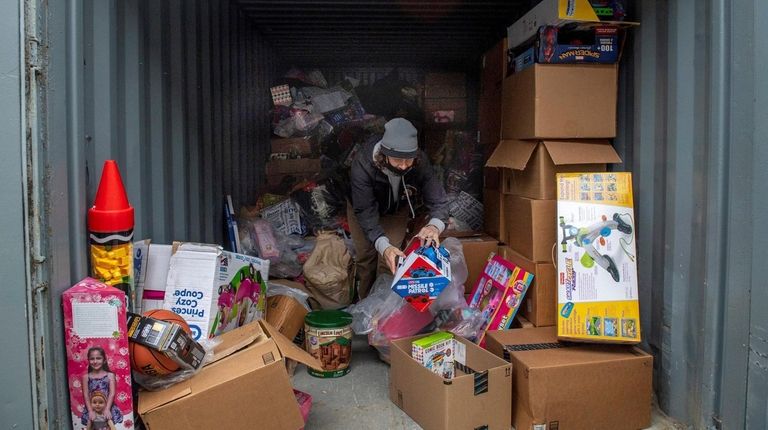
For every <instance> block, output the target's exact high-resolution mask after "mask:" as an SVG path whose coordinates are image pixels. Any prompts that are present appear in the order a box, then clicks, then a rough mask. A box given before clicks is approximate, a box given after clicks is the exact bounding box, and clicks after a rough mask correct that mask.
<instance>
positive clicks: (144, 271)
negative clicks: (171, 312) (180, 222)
mask: <svg viewBox="0 0 768 430" xmlns="http://www.w3.org/2000/svg"><path fill="white" fill-rule="evenodd" d="M172 253H173V246H172V245H161V244H158V243H151V240H149V239H145V240H142V241H138V242H134V243H133V270H134V279H136V299H137V300H136V307H135V312H136V313H137V314H140V313H142V312H145V311H151V310H153V309H162V308H163V301H164V300H165V282H166V280H167V278H168V266H169V264H170V261H171V254H172Z"/></svg>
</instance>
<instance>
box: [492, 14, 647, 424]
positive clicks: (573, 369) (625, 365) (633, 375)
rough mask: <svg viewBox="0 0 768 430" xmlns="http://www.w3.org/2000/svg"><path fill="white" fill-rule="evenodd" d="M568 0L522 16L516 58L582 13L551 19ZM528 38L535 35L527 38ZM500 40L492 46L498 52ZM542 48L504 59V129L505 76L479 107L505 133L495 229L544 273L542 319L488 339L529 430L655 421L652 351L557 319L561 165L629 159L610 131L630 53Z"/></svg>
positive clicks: (524, 311)
mask: <svg viewBox="0 0 768 430" xmlns="http://www.w3.org/2000/svg"><path fill="white" fill-rule="evenodd" d="M563 3H564V2H562V1H560V2H558V1H557V0H544V1H542V2H541V4H540V5H539V6H538V7H537V8H535V9H534V10H533V11H532V12H531V13H529V14H528V15H526V16H525V17H523V19H521V20H520V22H518V23H515V24H513V26H512V27H510V34H516V35H517V36H519V35H518V33H520V34H524V35H525V36H526V37H522V36H519V37H517V36H516V37H517V39H516V40H517V42H513V43H507V44H508V48H509V49H508V50H507V51H506V52H509V53H510V54H512V58H513V59H514V56H515V54H519V53H521V52H524V51H525V50H527V49H529V48H530V47H531V46H535V47H536V46H538V47H540V45H536V44H535V43H536V42H535V41H534V42H532V39H531V38H529V37H528V36H529V35H530V36H531V37H540V36H533V35H536V34H539V33H540V32H541V31H540V29H541V28H544V27H541V26H545V25H554V26H557V25H560V24H561V23H562V22H571V21H573V20H574V19H577V20H578V18H574V16H577V17H578V16H582V15H578V14H577V15H574V16H571V15H569V16H567V17H564V18H562V19H559V18H558V19H555V20H554V21H553V20H552V19H550V18H551V17H552V16H554V17H559V16H560V14H561V13H564V12H562V10H563V8H562V7H560V6H561V5H562V4H563ZM598 3H600V2H595V1H593V2H588V1H586V0H582V1H578V2H575V6H574V7H575V8H576V9H578V10H579V11H580V12H585V11H590V12H591V11H592V10H593V8H595V9H594V10H595V11H597V10H598V8H597V6H600V5H599V4H598ZM601 4H602V3H601ZM617 4H618V3H617ZM611 7H614V8H615V7H616V6H615V5H613V6H611ZM531 14H533V15H535V16H529V15H531ZM585 16H586V15H585ZM592 21H595V22H597V21H599V20H598V19H597V18H595V19H592ZM590 25H593V26H595V28H598V27H597V26H598V24H594V23H592V24H590ZM516 26H518V27H516ZM520 26H522V27H524V28H519V27H520ZM513 27H515V28H514V29H513ZM513 30H515V31H513ZM508 40H509V39H508ZM523 40H524V41H525V43H527V44H529V45H526V46H522V45H521V44H520V43H521V41H523ZM558 40H559V39H558ZM601 43H602V42H601ZM530 44H534V45H530ZM513 45H514V46H513ZM611 46H614V45H611ZM606 49H607V48H606ZM612 49H613V48H612ZM495 50H496V48H494V49H492V50H491V51H489V52H488V53H487V54H486V56H485V58H486V60H485V63H486V64H488V60H487V58H488V57H489V56H492V57H494V58H495V56H494V52H495ZM615 57H618V55H617V56H615ZM532 58H533V59H532V61H531V62H530V63H527V64H525V67H515V66H514V61H513V65H509V64H507V66H506V69H504V68H499V71H501V72H502V73H503V74H504V77H503V78H502V81H501V101H500V105H497V109H499V112H500V119H501V121H500V124H499V125H498V129H495V128H494V127H496V125H495V124H496V123H495V122H494V120H493V119H494V117H493V115H488V114H487V112H489V111H490V109H491V107H492V106H490V104H492V103H493V102H494V100H493V98H492V97H490V96H488V97H485V98H484V97H483V94H485V93H486V91H484V88H487V89H489V92H490V90H492V88H493V85H494V82H493V81H492V80H489V81H488V82H485V80H481V81H482V82H483V86H482V87H481V97H480V104H481V105H480V110H479V112H480V113H481V114H482V113H483V112H486V115H485V117H483V115H481V116H480V124H479V129H480V130H485V129H487V130H489V131H488V133H490V136H488V137H490V138H492V137H493V136H494V134H493V133H494V132H495V130H498V140H499V143H498V145H497V146H496V148H495V149H494V150H493V151H492V152H491V153H490V155H489V157H488V160H487V162H486V171H485V173H484V190H483V197H484V202H483V203H484V206H485V219H484V221H485V231H486V232H487V233H489V234H491V235H493V237H495V238H496V239H498V240H499V242H502V244H501V245H500V247H499V250H498V252H499V254H500V255H501V256H502V257H503V258H505V259H507V260H509V261H511V262H512V263H514V264H516V265H518V266H520V267H521V268H523V269H525V270H527V271H529V272H530V273H532V274H534V280H533V283H532V284H531V286H530V287H529V289H528V292H527V294H526V297H525V299H524V301H523V303H522V305H521V308H520V314H521V315H522V316H523V317H524V318H525V319H527V320H529V321H530V323H532V325H533V326H535V327H529V328H523V329H514V330H504V331H496V332H489V333H488V337H487V339H488V341H487V348H488V350H489V351H491V352H493V353H494V354H496V355H497V356H500V357H503V358H505V359H506V360H508V361H509V362H510V363H512V367H513V372H514V376H513V382H512V385H513V390H512V391H513V393H512V407H511V412H512V425H513V426H514V427H515V428H517V429H518V430H522V429H525V430H528V429H534V430H536V429H550V428H551V429H556V428H601V429H602V428H605V429H608V428H610V429H636V428H643V427H647V426H648V425H650V409H651V389H652V388H651V379H652V367H653V359H652V357H651V356H650V355H648V354H647V353H645V352H643V351H642V350H640V349H639V348H636V347H633V346H628V345H596V344H591V345H590V344H577V343H569V342H562V341H561V340H560V339H558V331H557V327H556V325H557V322H558V318H557V317H558V289H559V288H560V285H559V284H560V282H561V280H560V279H558V275H557V273H558V271H557V267H556V265H557V262H556V259H555V257H556V255H557V254H556V252H557V251H558V249H557V248H556V245H557V241H558V209H557V207H558V204H557V199H558V195H557V182H556V175H557V174H558V173H565V172H604V171H606V170H607V169H608V165H609V164H611V163H620V162H621V159H620V158H619V156H618V154H617V153H616V151H615V150H614V149H613V147H612V145H611V142H610V140H609V139H612V138H614V137H615V136H616V102H617V80H618V64H584V63H578V61H576V62H574V61H570V62H571V63H572V64H543V63H552V62H554V61H539V60H537V59H536V57H535V56H534V57H532ZM601 58H602V57H601ZM601 61H602V60H601ZM614 61H615V60H614ZM491 64H493V63H492V62H491ZM506 70H509V71H510V73H507V71H506ZM497 73H498V72H497ZM483 74H484V75H486V74H487V75H490V74H491V72H486V71H483ZM484 103H485V104H489V106H486V107H485V108H484V107H483V104H484ZM483 122H487V123H488V124H486V125H487V127H484V125H483ZM482 139H483V137H482V135H481V140H482Z"/></svg>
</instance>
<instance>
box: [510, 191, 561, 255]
mask: <svg viewBox="0 0 768 430" xmlns="http://www.w3.org/2000/svg"><path fill="white" fill-rule="evenodd" d="M504 224H505V225H506V229H507V237H506V239H505V240H504V242H505V243H506V244H507V245H509V247H510V248H512V249H514V250H515V251H517V252H518V253H520V254H521V255H522V256H524V257H525V258H527V259H529V260H531V261H537V262H539V261H544V262H548V261H552V247H553V245H554V244H555V240H556V239H557V232H556V231H555V229H556V224H557V202H556V201H555V200H534V199H529V198H526V197H518V196H512V195H507V196H504Z"/></svg>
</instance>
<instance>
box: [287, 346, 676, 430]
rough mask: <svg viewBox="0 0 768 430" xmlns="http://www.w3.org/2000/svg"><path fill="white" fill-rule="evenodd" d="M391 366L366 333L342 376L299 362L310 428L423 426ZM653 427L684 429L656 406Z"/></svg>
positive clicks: (296, 378) (300, 385) (658, 429)
mask: <svg viewBox="0 0 768 430" xmlns="http://www.w3.org/2000/svg"><path fill="white" fill-rule="evenodd" d="M388 378H389V365H387V364H386V363H384V362H382V361H381V360H379V357H378V354H377V353H376V350H375V349H373V348H372V347H370V346H368V343H367V342H366V338H365V337H364V336H357V337H355V339H354V341H353V343H352V370H351V371H350V373H349V374H347V375H345V376H344V377H342V378H338V379H321V378H315V377H312V376H310V375H309V374H308V373H307V370H306V367H305V366H303V365H299V366H298V367H297V368H296V374H295V376H294V379H293V383H294V387H296V389H297V390H301V391H304V392H306V393H309V394H311V395H312V410H311V412H310V414H309V421H308V422H307V426H306V427H305V428H306V430H343V429H365V430H387V429H404V430H410V429H420V428H421V427H419V425H418V424H416V423H415V422H414V421H413V420H412V419H411V418H410V417H409V416H408V415H406V414H405V413H404V412H403V411H401V410H400V409H399V408H398V407H397V406H395V404H394V403H392V402H390V401H389V394H388V388H387V387H388V382H389V379H388ZM651 419H652V421H651V423H652V426H651V427H650V429H652V430H666V429H681V428H684V427H681V426H679V425H676V424H674V423H673V421H671V420H670V419H668V418H666V417H665V416H663V414H662V413H661V412H660V411H659V410H658V409H657V408H655V409H654V412H653V416H652V417H651Z"/></svg>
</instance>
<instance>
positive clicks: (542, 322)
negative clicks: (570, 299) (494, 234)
mask: <svg viewBox="0 0 768 430" xmlns="http://www.w3.org/2000/svg"><path fill="white" fill-rule="evenodd" d="M499 255H501V256H502V257H503V258H504V259H505V260H509V261H510V262H512V263H514V264H515V265H516V266H518V267H520V268H521V269H523V270H525V271H527V272H530V273H533V282H532V283H531V286H530V287H528V292H527V293H526V294H525V299H524V300H523V304H522V305H521V306H520V315H522V316H523V317H524V318H525V319H526V320H528V321H530V322H531V323H532V324H533V325H535V326H536V327H549V326H554V325H556V324H557V269H556V268H555V265H554V264H553V263H551V262H546V263H534V262H533V261H531V260H529V259H527V258H525V257H523V256H522V255H520V254H518V253H517V252H515V251H513V250H512V248H510V247H508V246H500V247H499Z"/></svg>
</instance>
